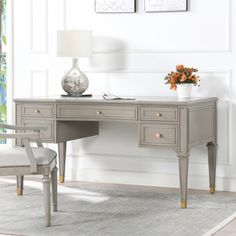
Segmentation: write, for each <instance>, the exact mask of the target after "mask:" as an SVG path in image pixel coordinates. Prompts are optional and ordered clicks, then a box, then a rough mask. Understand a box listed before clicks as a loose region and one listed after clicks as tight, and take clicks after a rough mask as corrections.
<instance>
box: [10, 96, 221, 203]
mask: <svg viewBox="0 0 236 236" xmlns="http://www.w3.org/2000/svg"><path fill="white" fill-rule="evenodd" d="M14 101H15V103H16V107H15V109H16V112H15V114H16V124H17V125H23V126H32V125H44V126H46V127H47V130H46V131H43V132H42V133H41V136H42V140H43V142H46V143H58V146H59V170H60V182H64V176H65V160H66V142H67V141H69V140H73V139H79V138H84V137H89V136H93V135H98V134H99V121H117V122H133V123H136V124H137V126H138V128H139V146H140V147H147V148H158V147H165V148H171V149H173V150H175V151H176V153H177V156H178V159H179V176H180V190H181V200H180V205H181V207H182V208H186V207H187V180H188V159H189V155H190V149H191V148H192V147H193V146H197V145H207V147H208V160H209V180H210V192H211V193H214V192H215V170H216V142H217V141H216V109H217V106H216V102H217V98H189V99H181V100H178V98H171V97H137V98H136V100H134V101H131V100H129V101H128V100H103V99H102V97H98V96H94V97H92V98H67V97H66V98H65V97H60V96H58V97H41V98H28V99H26V98H24V99H15V100H14Z"/></svg>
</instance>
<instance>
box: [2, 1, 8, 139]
mask: <svg viewBox="0 0 236 236" xmlns="http://www.w3.org/2000/svg"><path fill="white" fill-rule="evenodd" d="M6 1H7V0H0V122H1V123H5V122H6V120H7V106H6V102H7V101H6V100H7V98H6V89H7V84H6V72H7V64H6V43H7V42H6ZM1 131H2V130H1ZM0 143H6V141H5V140H3V139H2V140H0Z"/></svg>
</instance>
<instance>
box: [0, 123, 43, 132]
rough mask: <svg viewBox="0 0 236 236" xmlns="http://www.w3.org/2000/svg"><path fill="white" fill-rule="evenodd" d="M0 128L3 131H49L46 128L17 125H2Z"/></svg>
mask: <svg viewBox="0 0 236 236" xmlns="http://www.w3.org/2000/svg"><path fill="white" fill-rule="evenodd" d="M0 128H3V129H12V130H34V131H38V132H39V131H40V130H47V127H46V126H29V127H25V126H17V125H8V124H0Z"/></svg>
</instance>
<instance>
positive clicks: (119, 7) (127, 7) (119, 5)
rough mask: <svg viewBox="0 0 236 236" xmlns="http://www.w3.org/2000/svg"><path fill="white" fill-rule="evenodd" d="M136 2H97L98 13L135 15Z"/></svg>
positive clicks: (113, 0) (130, 0)
mask: <svg viewBox="0 0 236 236" xmlns="http://www.w3.org/2000/svg"><path fill="white" fill-rule="evenodd" d="M135 8H136V0H95V11H96V12H97V13H134V12H135V10H136V9H135Z"/></svg>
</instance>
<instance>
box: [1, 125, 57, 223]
mask: <svg viewBox="0 0 236 236" xmlns="http://www.w3.org/2000/svg"><path fill="white" fill-rule="evenodd" d="M0 128H3V129H6V130H8V129H10V130H14V131H16V132H15V133H0V138H4V139H18V141H19V142H18V143H21V144H22V146H21V147H18V146H17V147H12V148H7V147H6V148H4V149H0V176H10V175H14V176H17V188H16V191H17V195H22V194H23V180H24V175H42V176H43V178H42V182H43V193H44V208H45V218H46V226H51V200H50V198H51V192H50V182H51V183H52V210H53V211H54V212H55V211H57V167H56V156H57V153H56V152H55V151H53V150H51V149H49V148H45V147H43V144H42V142H41V141H40V130H42V129H45V127H20V126H13V125H7V124H0ZM31 142H36V143H37V147H31V145H30V143H31Z"/></svg>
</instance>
